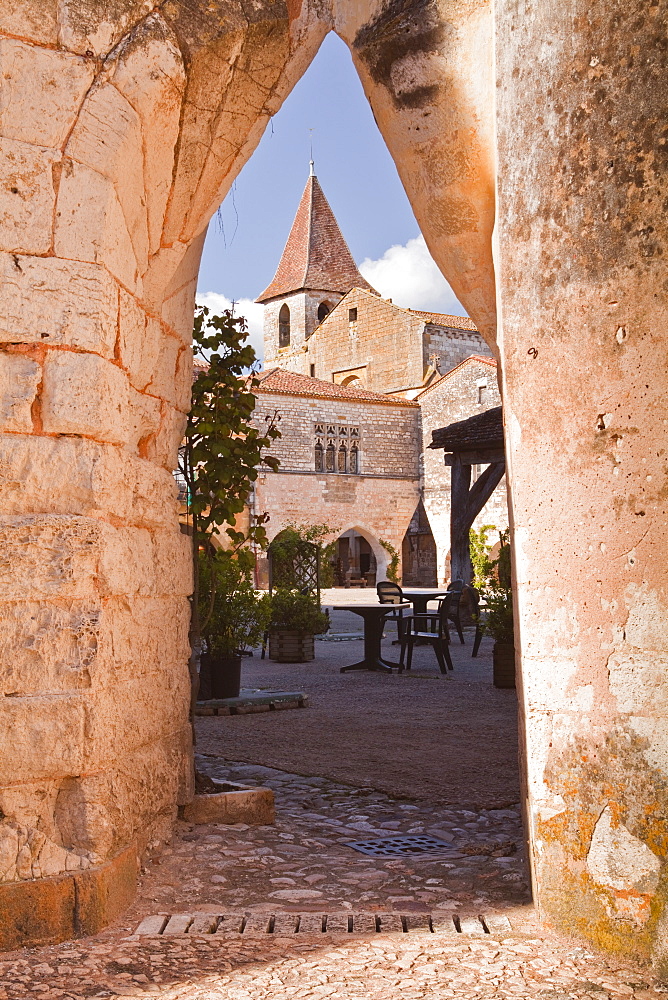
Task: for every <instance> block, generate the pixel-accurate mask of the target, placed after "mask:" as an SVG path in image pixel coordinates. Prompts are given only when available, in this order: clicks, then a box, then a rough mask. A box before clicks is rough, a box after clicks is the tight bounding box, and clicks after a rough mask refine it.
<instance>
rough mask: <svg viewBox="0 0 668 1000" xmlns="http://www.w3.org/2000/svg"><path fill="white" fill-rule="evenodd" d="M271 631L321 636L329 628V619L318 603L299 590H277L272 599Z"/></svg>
mask: <svg viewBox="0 0 668 1000" xmlns="http://www.w3.org/2000/svg"><path fill="white" fill-rule="evenodd" d="M269 627H270V628H271V629H276V630H277V629H285V630H287V631H291V632H304V633H306V634H308V635H320V634H321V633H322V632H326V631H327V629H328V628H329V618H328V617H327V615H326V614H325V613H324V611H321V610H320V608H319V606H318V603H317V601H315V600H314V599H313V598H312V597H310V596H309V595H308V594H300V593H299V591H298V590H277V591H276V592H275V593H274V594H273V595H272V597H271V623H270V626H269Z"/></svg>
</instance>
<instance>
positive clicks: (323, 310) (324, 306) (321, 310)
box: [318, 302, 332, 323]
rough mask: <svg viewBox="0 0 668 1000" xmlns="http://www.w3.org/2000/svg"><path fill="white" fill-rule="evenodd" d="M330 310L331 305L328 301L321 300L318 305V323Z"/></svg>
mask: <svg viewBox="0 0 668 1000" xmlns="http://www.w3.org/2000/svg"><path fill="white" fill-rule="evenodd" d="M331 311H332V307H331V306H330V305H329V303H328V302H321V303H320V305H319V306H318V323H322V321H323V319H326V318H327V316H329V314H330V312H331Z"/></svg>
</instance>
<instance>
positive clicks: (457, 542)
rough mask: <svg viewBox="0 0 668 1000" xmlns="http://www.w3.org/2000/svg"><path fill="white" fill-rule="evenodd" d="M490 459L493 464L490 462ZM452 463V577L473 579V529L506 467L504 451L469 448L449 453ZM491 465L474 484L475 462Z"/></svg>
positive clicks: (468, 581)
mask: <svg viewBox="0 0 668 1000" xmlns="http://www.w3.org/2000/svg"><path fill="white" fill-rule="evenodd" d="M487 463H489V464H487ZM445 464H446V465H449V466H450V467H451V499H450V578H451V579H452V580H463V581H464V583H470V582H471V579H472V577H473V568H472V566H471V553H470V548H469V531H470V530H471V526H472V525H473V522H474V521H475V519H476V517H477V516H478V514H479V513H480V511H481V510H482V509H483V507H484V506H485V504H486V503H487V501H488V500H489V498H490V497H491V495H492V493H493V492H494V490H495V489H496V487H497V486H498V485H499V483H500V482H501V479H502V477H503V474H504V472H505V471H506V462H505V458H504V456H503V452H500V450H499V449H496V448H494V449H484V448H481V449H479V450H477V451H474V452H473V451H468V452H464V453H461V454H457V453H453V454H446V455H445ZM485 464H487V468H486V469H485V471H484V472H483V473H482V474H481V475H480V476H479V477H478V479H476V481H475V483H474V484H473V486H471V465H485Z"/></svg>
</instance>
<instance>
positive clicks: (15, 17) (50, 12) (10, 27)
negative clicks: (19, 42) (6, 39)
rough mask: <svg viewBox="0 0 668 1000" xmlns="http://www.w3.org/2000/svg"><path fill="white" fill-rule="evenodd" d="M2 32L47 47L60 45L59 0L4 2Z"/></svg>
mask: <svg viewBox="0 0 668 1000" xmlns="http://www.w3.org/2000/svg"><path fill="white" fill-rule="evenodd" d="M0 32H2V34H6V35H15V36H19V37H20V38H27V39H28V40H29V41H31V42H38V43H39V42H42V43H45V44H46V45H57V44H58V0H40V3H39V6H38V5H36V4H35V0H3V3H2V6H1V7H0Z"/></svg>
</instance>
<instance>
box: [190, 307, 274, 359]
mask: <svg viewBox="0 0 668 1000" xmlns="http://www.w3.org/2000/svg"><path fill="white" fill-rule="evenodd" d="M197 305H198V306H208V307H209V309H210V310H211V311H212V312H213V313H214V314H216V313H221V312H222V311H223V310H224V309H231V308H232V300H231V299H228V297H227V295H221V293H220V292H198V293H197ZM234 315H235V316H244V317H245V318H246V322H247V323H248V331H249V333H250V338H249V339H250V343H251V344H252V345H253V347H254V348H255V353H256V354H257V356H258V360H259V361H262V360H263V359H264V341H263V338H262V323H263V318H264V309H263V307H262V306H261V305H260V304H259V303H257V302H253V300H252V299H239V301H238V302H235V303H234Z"/></svg>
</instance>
